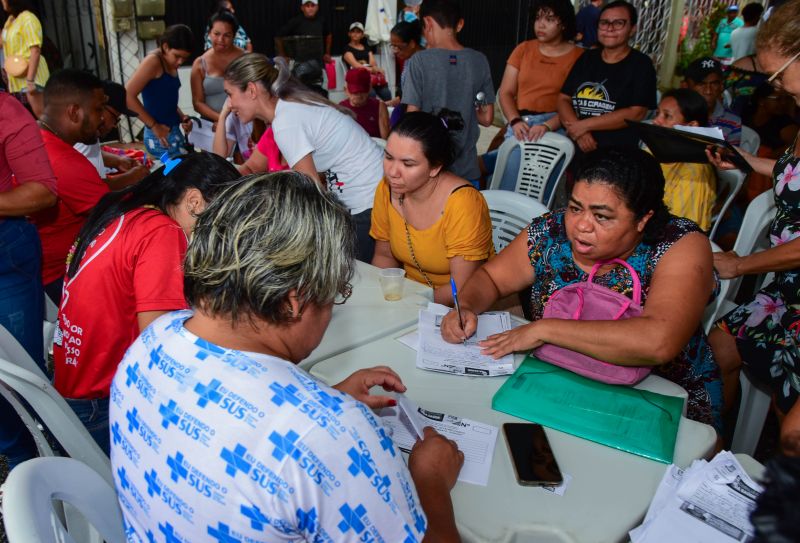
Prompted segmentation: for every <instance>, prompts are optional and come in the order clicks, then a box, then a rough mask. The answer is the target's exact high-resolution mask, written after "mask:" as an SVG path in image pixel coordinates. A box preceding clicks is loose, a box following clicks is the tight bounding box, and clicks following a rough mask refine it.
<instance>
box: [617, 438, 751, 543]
mask: <svg viewBox="0 0 800 543" xmlns="http://www.w3.org/2000/svg"><path fill="white" fill-rule="evenodd" d="M762 491H763V488H762V487H761V485H759V484H758V483H756V482H755V481H753V480H752V479H751V478H750V476H749V475H747V473H745V471H744V469H743V468H742V466H741V464H739V462H738V460H736V457H735V456H733V454H731V453H730V452H729V451H723V452H721V453H719V454H717V456H715V457H714V459H713V460H711V462H707V461H705V460H695V461H694V463H692V465H691V466H690V467H688V468H687V469H685V470H682V469H680V468H678V467H677V466H675V465H674V464H673V465H671V466H670V467H669V468H667V472H666V473H665V474H664V477H663V478H662V480H661V483H660V484H659V486H658V490H657V491H656V495H655V496H654V497H653V501H652V502H651V504H650V509H648V511H647V515H646V516H645V518H644V522H643V523H642V525H641V526H639V527H637V528H634V529H633V530H631V531H630V534H629V535H630V536H631V541H632V542H633V543H660V542H665V543H666V542H673V541H681V542H685V543H694V542H696V543H701V542H702V543H732V542H734V541H741V542H746V541H750V540H751V539H752V538H753V526H752V524H751V523H750V513H751V512H752V511H753V509H754V508H755V501H756V498H757V497H758V495H759V494H761V492H762Z"/></svg>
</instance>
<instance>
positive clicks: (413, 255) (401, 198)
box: [397, 175, 439, 289]
mask: <svg viewBox="0 0 800 543" xmlns="http://www.w3.org/2000/svg"><path fill="white" fill-rule="evenodd" d="M438 186H439V176H438V175H437V176H436V184H435V185H434V186H433V190H431V193H430V194H429V195H428V198H430V197H431V196H432V195H433V193H434V192H436V188H437V187H438ZM405 199H406V195H405V194H401V195H400V196H398V197H397V203H398V204H400V207H401V208H402V207H403V202H405ZM401 216H402V217H403V225H404V226H405V228H406V242H407V243H408V252H409V253H411V260H413V261H414V265H415V266H416V267H417V270H419V273H420V274H422V277H423V279H425V282H426V283H427V284H428V286H429V287H430V288H432V289H433V288H436V287H434V286H433V283H432V282H431V279H430V277H428V274H427V273H425V271H424V270H423V269H422V266H420V265H419V260H417V255H416V253H415V252H414V245H412V243H411V231H410V230H409V229H408V221H407V220H406V214H405V210H403V212H402V213H401Z"/></svg>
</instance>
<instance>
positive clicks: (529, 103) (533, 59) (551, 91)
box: [508, 40, 583, 113]
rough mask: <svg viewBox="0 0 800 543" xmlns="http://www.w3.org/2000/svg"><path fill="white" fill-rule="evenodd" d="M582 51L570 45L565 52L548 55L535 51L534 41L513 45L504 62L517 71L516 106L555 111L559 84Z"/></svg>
mask: <svg viewBox="0 0 800 543" xmlns="http://www.w3.org/2000/svg"><path fill="white" fill-rule="evenodd" d="M582 54H583V49H581V48H580V47H573V49H572V50H571V51H570V52H569V53H566V54H564V55H561V56H558V57H548V56H545V55H543V54H542V53H541V52H540V51H539V41H538V40H528V41H524V42H522V43H520V44H519V45H517V47H516V48H515V49H514V51H513V52H512V53H511V56H510V57H508V64H510V65H511V66H513V67H515V68H516V69H517V70H519V75H518V78H517V108H518V109H520V110H522V109H527V110H529V111H537V112H540V113H544V112H549V111H555V110H556V101H557V99H558V95H559V93H560V92H561V86H562V85H563V84H564V80H565V79H566V78H567V75H568V74H569V71H570V70H571V69H572V65H573V64H575V61H576V60H578V57H580V56H581V55H582Z"/></svg>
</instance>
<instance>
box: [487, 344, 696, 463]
mask: <svg viewBox="0 0 800 543" xmlns="http://www.w3.org/2000/svg"><path fill="white" fill-rule="evenodd" d="M492 409H494V410H495V411H501V412H503V413H508V414H509V415H513V416H515V417H519V418H521V419H525V420H529V421H531V422H536V423H539V424H542V425H544V426H547V427H549V428H553V429H555V430H559V431H561V432H566V433H568V434H572V435H575V436H578V437H581V438H584V439H588V440H590V441H594V442H595V443H600V444H602V445H607V446H609V447H613V448H615V449H619V450H622V451H626V452H629V453H632V454H636V455H639V456H643V457H645V458H650V459H651V460H656V461H658V462H663V463H665V464H670V463H672V459H673V455H674V453H675V441H676V439H677V436H678V425H679V423H680V419H681V412H682V410H683V399H682V398H677V397H674V396H665V395H664V394H657V393H655V392H650V391H647V390H639V389H636V388H632V387H629V386H624V385H609V384H606V383H600V382H597V381H593V380H591V379H587V378H586V377H582V376H580V375H578V374H576V373H572V372H571V371H569V370H565V369H564V368H560V367H558V366H553V365H552V364H548V363H547V362H544V361H542V360H539V359H538V358H534V357H532V356H530V355H528V357H526V358H525V360H524V361H523V362H522V364H520V366H519V368H517V371H516V372H514V374H513V375H512V376H510V377H509V378H508V380H507V381H506V382H505V383H503V386H502V387H500V389H499V390H498V391H497V393H496V394H495V395H494V398H492Z"/></svg>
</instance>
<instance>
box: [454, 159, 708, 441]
mask: <svg viewBox="0 0 800 543" xmlns="http://www.w3.org/2000/svg"><path fill="white" fill-rule="evenodd" d="M575 179H576V182H575V185H574V187H573V189H572V193H571V195H570V200H569V204H568V206H567V208H566V209H561V210H558V211H553V212H551V213H548V214H546V215H543V216H541V217H538V218H536V219H534V220H533V222H531V224H530V226H529V227H528V229H527V230H526V231H523V232H521V233H520V234H519V236H517V237H516V239H515V240H514V241H513V242H512V243H511V244H510V245H509V246H508V247H506V248H505V249H504V250H503V251H502V252H501V253H500V254H499V255H497V257H496V258H494V259H492V260H490V261H489V262H487V263H486V264H484V265H483V267H481V268H480V269H479V270H478V271H476V272H475V273H474V274H473V275H472V277H471V278H470V279H469V281H467V283H466V284H465V285H464V286H463V287H462V288H461V289H460V291H459V301H460V303H461V313H462V315H463V320H464V329H463V330H462V329H461V327H460V326H459V321H458V316H457V315H456V314H455V313H454V312H451V313H450V314H448V315H447V317H446V318H445V320H444V322H443V324H442V332H443V335H444V337H445V339H447V340H448V341H451V342H459V341H461V340H462V339H463V338H464V337H465V336H466V337H469V336H471V335H472V334H474V333H475V326H476V323H477V318H476V315H478V314H479V313H481V312H483V311H486V310H487V309H489V308H490V307H491V305H492V304H493V303H494V302H495V300H497V299H498V298H501V297H504V296H508V295H509V294H512V293H515V292H518V291H520V290H522V289H524V288H526V287H529V286H531V285H532V295H531V310H532V313H533V322H531V323H530V324H527V325H525V326H520V327H518V328H515V329H514V330H511V331H509V332H504V333H502V334H497V335H494V336H491V337H489V338H488V339H487V340H485V341H483V342H482V343H481V345H482V347H483V351H484V353H485V354H489V355H491V356H494V357H500V356H502V355H505V354H507V353H510V352H514V351H529V350H531V349H533V348H535V347H538V346H539V345H542V344H544V343H550V344H553V345H558V346H560V347H565V348H567V349H571V350H573V351H577V352H581V353H584V354H587V355H589V356H592V357H595V358H597V359H600V360H604V361H607V362H611V363H614V364H619V365H623V366H644V365H648V366H653V372H654V373H655V374H656V375H660V376H661V377H664V378H666V379H669V380H671V381H673V382H675V383H677V384H679V385H681V386H682V387H683V388H685V389H686V391H687V393H688V395H689V396H688V400H687V402H688V403H687V408H688V416H689V418H691V419H694V420H697V421H700V422H704V423H706V424H712V425H714V426H715V427H716V428H717V430H719V429H720V419H719V412H720V402H721V395H722V394H721V392H722V391H721V383H720V379H719V371H718V368H717V366H716V364H714V360H713V358H712V355H711V349H710V347H709V345H708V342H707V339H706V337H705V334H704V333H703V330H702V328H701V327H700V318H701V316H702V314H703V309H704V307H705V305H706V302H707V301H708V300H709V297H710V295H711V291H712V286H713V275H712V264H711V260H712V259H711V247H710V246H709V242H708V238H706V236H705V235H704V234H703V233H702V232H701V231H700V229H699V228H698V227H697V225H696V224H694V223H693V222H691V221H688V220H686V219H682V218H678V217H674V216H672V215H670V214H669V212H668V211H667V209H666V207H665V206H664V202H663V200H664V176H663V175H662V173H661V168H659V166H658V163H657V162H656V161H655V159H654V158H653V157H652V156H650V155H649V154H647V153H646V152H644V151H640V150H638V149H616V148H610V149H604V150H602V151H596V152H593V153H590V154H588V155H587V156H586V157H585V160H584V161H583V163H582V164H581V166H580V167H579V169H578V171H577V174H576V176H575ZM613 258H619V259H623V260H626V261H627V262H628V263H629V264H630V265H631V266H632V267H633V268H634V269H635V270H636V272H637V274H638V276H639V279H640V280H641V283H642V300H643V305H644V312H643V314H642V315H641V316H640V317H635V318H631V319H627V320H618V321H570V320H560V319H543V318H542V313H543V311H544V307H545V304H546V303H547V301H548V300H549V298H550V296H552V295H553V293H555V292H556V291H557V290H558V289H560V288H562V287H564V286H566V285H568V284H572V283H577V282H579V281H586V278H587V275H588V273H587V272H589V270H591V268H592V266H593V265H594V264H595V263H597V262H601V261H605V260H609V259H613ZM598 273H599V274H600V275H599V277H596V278H595V282H597V283H600V284H602V285H604V286H606V287H608V288H611V289H613V290H615V291H618V292H621V293H623V294H626V295H628V296H630V294H631V292H632V281H631V277H630V273H629V272H628V271H627V270H626V269H625V268H623V267H622V266H615V265H604V266H601V268H600V271H599V272H598Z"/></svg>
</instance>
